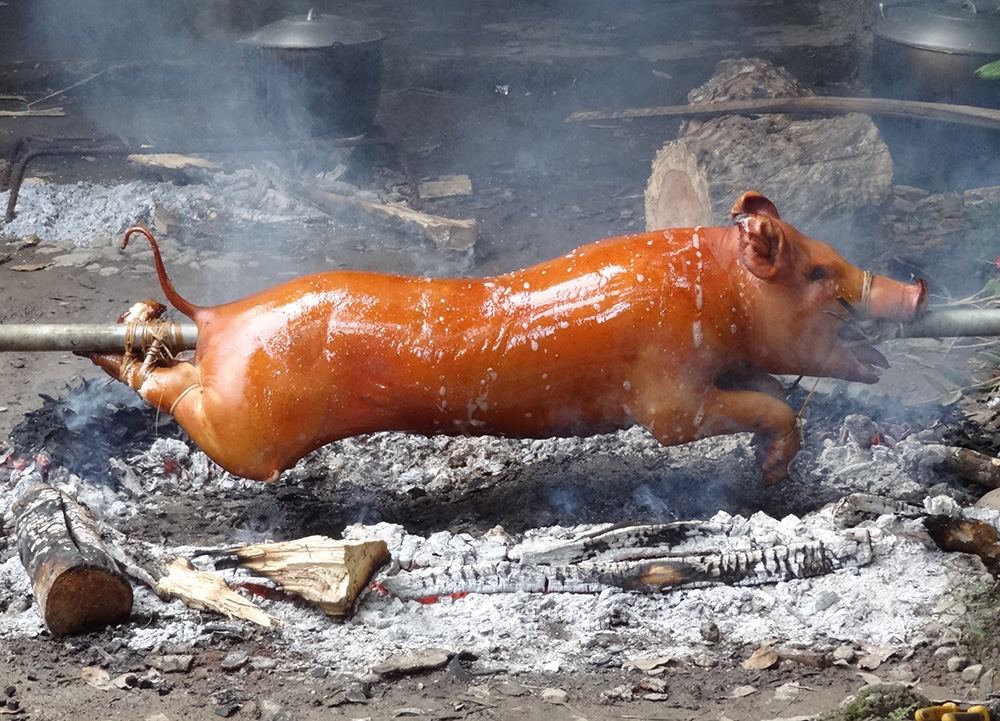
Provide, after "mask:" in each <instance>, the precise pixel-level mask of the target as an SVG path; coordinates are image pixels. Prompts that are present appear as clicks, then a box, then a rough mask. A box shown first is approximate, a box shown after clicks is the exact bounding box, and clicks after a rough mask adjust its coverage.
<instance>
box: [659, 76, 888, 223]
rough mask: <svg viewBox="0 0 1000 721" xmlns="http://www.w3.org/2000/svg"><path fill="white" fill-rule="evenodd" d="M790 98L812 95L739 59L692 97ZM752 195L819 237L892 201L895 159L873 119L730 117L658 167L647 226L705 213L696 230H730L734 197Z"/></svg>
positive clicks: (670, 146)
mask: <svg viewBox="0 0 1000 721" xmlns="http://www.w3.org/2000/svg"><path fill="white" fill-rule="evenodd" d="M792 93H796V94H802V95H808V94H809V91H808V90H806V89H805V88H803V87H801V85H800V84H799V83H798V82H797V81H796V80H795V79H794V78H793V77H792V76H790V75H789V74H788V73H787V72H785V71H784V70H782V69H781V68H777V67H775V66H774V65H772V64H770V63H768V62H766V61H764V60H759V59H749V60H748V59H741V60H727V61H723V62H722V63H720V64H719V67H718V69H717V70H716V74H715V75H714V76H713V77H712V78H711V79H710V80H709V81H708V82H707V83H705V85H703V86H702V87H700V88H695V89H694V90H692V91H691V92H690V93H689V94H688V99H689V100H690V101H691V102H692V103H698V102H704V101H705V100H712V101H719V100H727V101H742V100H744V99H746V98H747V97H748V96H750V97H754V98H759V97H760V96H761V95H775V94H779V95H788V94H792ZM798 99H799V100H804V101H814V100H816V98H812V97H800V98H798ZM782 100H783V101H786V102H787V101H788V100H789V98H782ZM753 102H763V101H759V100H754V101H753ZM712 104H713V105H722V104H727V105H728V104H729V103H719V102H713V103H712ZM702 107H704V106H702ZM817 187H823V188H824V189H825V190H824V192H822V193H817V192H816V191H815V189H816V188H817ZM748 188H753V189H754V190H757V191H759V192H761V193H763V194H764V195H768V196H770V197H772V198H781V202H780V205H781V207H782V209H783V212H782V215H783V216H785V215H787V218H788V219H789V220H791V221H792V222H793V224H795V225H796V226H797V227H798V228H799V229H800V230H802V231H803V232H805V233H811V232H816V231H818V230H819V227H818V226H822V225H823V224H831V223H833V224H843V223H845V222H852V221H853V216H854V214H855V213H856V212H858V210H859V209H861V208H863V207H866V206H880V205H882V204H883V203H884V202H885V201H886V200H888V199H889V197H890V195H891V192H892V158H891V157H890V155H889V150H888V148H887V147H886V145H885V143H884V142H882V140H881V138H880V136H879V132H878V128H877V127H876V126H875V124H874V123H873V122H872V120H871V118H870V117H867V116H865V115H861V114H858V113H853V114H848V115H841V116H836V117H830V118H814V119H808V120H792V119H790V118H788V117H783V116H780V115H767V116H757V117H747V116H745V115H724V116H720V117H714V118H711V119H709V120H706V121H704V122H702V121H698V122H691V123H690V124H689V125H688V126H687V127H686V129H685V130H684V131H683V133H682V134H681V137H680V138H679V139H678V140H676V141H673V142H670V143H667V144H666V145H665V146H664V147H663V149H661V151H660V152H659V153H658V154H657V156H656V159H655V160H654V161H653V167H652V174H651V175H650V179H649V182H648V184H647V190H646V228H647V229H648V230H656V229H659V228H668V227H678V226H679V225H682V222H683V221H688V220H689V218H688V217H687V216H688V215H693V216H694V218H696V217H697V213H698V212H701V213H705V212H707V219H706V218H705V216H704V215H702V217H701V220H700V221H699V222H698V223H695V225H699V224H706V223H707V224H719V223H721V224H728V222H729V210H730V208H731V207H732V203H733V200H734V199H735V198H738V197H739V196H740V195H741V194H742V193H743V192H744V191H745V190H746V189H748ZM706 201H707V203H708V205H707V207H705V205H706ZM689 208H693V209H694V211H695V213H693V214H692V213H691V212H690V211H688V210H687V209H689ZM786 211H787V212H786ZM692 219H693V218H692ZM682 227H691V225H690V223H689V222H683V226H682Z"/></svg>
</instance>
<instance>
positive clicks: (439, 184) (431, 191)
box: [417, 175, 472, 200]
mask: <svg viewBox="0 0 1000 721" xmlns="http://www.w3.org/2000/svg"><path fill="white" fill-rule="evenodd" d="M417 188H418V190H419V192H420V197H421V198H423V199H424V200H432V199H434V198H451V197H453V196H456V195H470V194H471V193H472V180H470V179H469V176H468V175H442V176H441V177H440V178H437V179H436V180H425V181H423V182H422V183H420V184H419V185H418V186H417Z"/></svg>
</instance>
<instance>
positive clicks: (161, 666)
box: [146, 653, 194, 673]
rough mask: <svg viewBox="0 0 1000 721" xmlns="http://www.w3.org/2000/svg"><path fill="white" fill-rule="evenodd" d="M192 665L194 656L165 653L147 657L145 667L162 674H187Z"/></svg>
mask: <svg viewBox="0 0 1000 721" xmlns="http://www.w3.org/2000/svg"><path fill="white" fill-rule="evenodd" d="M193 664H194V656H193V655H192V654H189V653H165V654H161V655H159V656H147V657H146V665H147V666H152V667H153V668H155V669H157V670H159V671H162V672H163V673H187V672H188V671H190V670H191V666H192V665H193Z"/></svg>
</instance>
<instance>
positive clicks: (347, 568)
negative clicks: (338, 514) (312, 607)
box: [228, 536, 389, 617]
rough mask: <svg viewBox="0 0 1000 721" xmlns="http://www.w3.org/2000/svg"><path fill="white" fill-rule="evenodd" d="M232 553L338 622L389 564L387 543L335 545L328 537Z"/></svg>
mask: <svg viewBox="0 0 1000 721" xmlns="http://www.w3.org/2000/svg"><path fill="white" fill-rule="evenodd" d="M228 553H229V554H231V555H232V556H235V557H236V558H237V559H238V560H239V562H240V565H242V566H243V567H245V568H247V569H249V570H251V571H253V572H255V573H259V574H261V575H263V576H266V577H267V578H270V579H271V580H272V581H274V582H275V583H277V584H279V585H280V586H281V588H282V590H284V591H286V592H290V593H295V594H298V595H299V596H301V597H302V598H304V599H305V600H306V601H309V602H310V603H314V604H316V605H317V606H319V608H320V609H321V610H322V611H323V612H324V613H325V614H327V615H328V616H336V617H341V616H345V615H347V614H349V613H350V612H351V610H352V609H353V608H354V602H355V600H357V597H358V594H360V593H361V591H362V590H363V589H364V588H365V586H366V585H367V584H368V579H369V578H371V576H372V574H373V573H375V571H376V570H377V569H378V568H379V567H381V566H382V565H383V564H384V563H385V562H386V561H388V560H389V548H388V546H386V543H385V541H382V540H369V541H335V540H333V539H332V538H327V537H326V536H309V537H307V538H300V539H298V540H294V541H285V542H282V543H258V544H253V545H250V546H243V547H241V548H234V549H230V551H229V552H228Z"/></svg>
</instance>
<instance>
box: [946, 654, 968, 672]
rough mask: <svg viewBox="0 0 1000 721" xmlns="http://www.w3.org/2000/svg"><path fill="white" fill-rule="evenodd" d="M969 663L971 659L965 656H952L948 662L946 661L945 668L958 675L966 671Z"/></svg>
mask: <svg viewBox="0 0 1000 721" xmlns="http://www.w3.org/2000/svg"><path fill="white" fill-rule="evenodd" d="M968 663H969V659H967V658H966V657H965V656H951V657H950V658H949V659H948V660H947V661H945V668H947V669H948V670H949V671H950V672H951V673H958V672H959V671H961V670H962V669H964V668H965V667H966V666H967V665H968Z"/></svg>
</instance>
